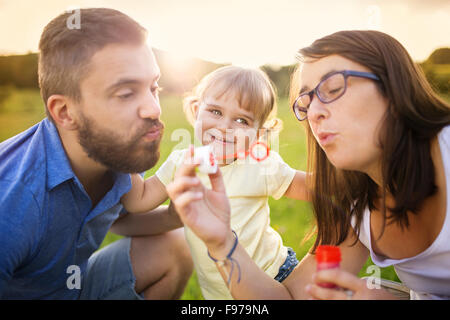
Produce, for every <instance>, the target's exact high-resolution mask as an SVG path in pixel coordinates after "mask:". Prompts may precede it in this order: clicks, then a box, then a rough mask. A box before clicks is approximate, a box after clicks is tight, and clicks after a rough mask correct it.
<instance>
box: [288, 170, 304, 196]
mask: <svg viewBox="0 0 450 320" xmlns="http://www.w3.org/2000/svg"><path fill="white" fill-rule="evenodd" d="M284 196H285V197H288V198H291V199H297V200H303V201H310V198H309V197H308V192H307V188H306V172H304V171H297V172H296V173H295V176H294V179H292V182H291V184H290V186H289V188H288V189H287V190H286V192H285V193H284Z"/></svg>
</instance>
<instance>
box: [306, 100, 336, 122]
mask: <svg viewBox="0 0 450 320" xmlns="http://www.w3.org/2000/svg"><path fill="white" fill-rule="evenodd" d="M314 98H315V99H313V100H312V101H311V103H310V105H309V108H308V113H307V115H308V120H309V121H313V122H318V121H320V120H321V119H325V118H327V117H329V115H330V113H329V110H328V106H329V105H328V104H325V103H323V102H322V101H320V100H319V99H318V98H317V97H314Z"/></svg>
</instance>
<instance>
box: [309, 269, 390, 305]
mask: <svg viewBox="0 0 450 320" xmlns="http://www.w3.org/2000/svg"><path fill="white" fill-rule="evenodd" d="M323 282H329V283H333V284H335V285H337V286H338V287H339V289H336V288H335V289H328V288H323V287H320V286H319V283H323ZM306 291H307V292H308V293H309V294H310V295H311V296H312V298H313V299H320V300H348V299H354V300H391V299H396V297H395V296H394V295H392V294H390V293H389V292H387V291H386V290H384V289H381V288H380V289H369V288H368V286H367V281H366V280H364V279H360V278H358V277H356V276H355V275H353V274H351V273H349V272H346V271H344V270H341V269H338V268H336V269H329V270H322V271H318V272H317V273H315V274H314V275H313V284H312V285H308V286H307V287H306Z"/></svg>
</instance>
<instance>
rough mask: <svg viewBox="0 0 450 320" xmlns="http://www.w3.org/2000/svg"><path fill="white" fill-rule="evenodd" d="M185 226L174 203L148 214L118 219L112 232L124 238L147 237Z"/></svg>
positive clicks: (125, 215) (131, 214)
mask: <svg viewBox="0 0 450 320" xmlns="http://www.w3.org/2000/svg"><path fill="white" fill-rule="evenodd" d="M182 226H183V223H182V222H181V220H180V218H179V217H178V214H177V212H176V211H175V208H174V207H173V206H172V203H171V204H170V205H169V206H160V207H158V208H156V209H154V210H152V211H149V212H146V213H127V214H124V215H123V216H122V217H120V218H118V219H117V220H116V221H115V222H114V223H113V225H112V226H111V229H110V231H111V232H112V233H115V234H119V235H122V236H127V237H131V236H146V235H153V234H160V233H164V232H167V231H170V230H173V229H177V228H180V227H182Z"/></svg>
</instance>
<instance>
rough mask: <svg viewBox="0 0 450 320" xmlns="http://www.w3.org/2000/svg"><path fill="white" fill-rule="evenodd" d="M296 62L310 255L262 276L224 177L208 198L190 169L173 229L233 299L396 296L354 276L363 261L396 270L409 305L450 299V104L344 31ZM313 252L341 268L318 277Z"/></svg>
mask: <svg viewBox="0 0 450 320" xmlns="http://www.w3.org/2000/svg"><path fill="white" fill-rule="evenodd" d="M299 54H300V55H299V56H300V63H299V66H298V68H297V71H296V72H295V73H294V76H293V78H292V88H291V101H293V106H292V108H293V111H294V113H295V116H296V117H297V118H298V120H300V121H301V122H302V123H303V124H304V125H305V128H306V131H307V132H308V172H310V174H309V176H308V182H307V183H308V188H309V190H310V199H311V202H312V204H313V209H314V213H315V215H316V220H317V238H316V242H315V244H314V246H313V248H312V250H311V252H310V253H309V254H307V255H306V256H305V257H304V258H303V260H302V261H301V262H300V263H299V265H298V266H297V267H296V268H295V270H294V271H293V272H292V273H291V274H290V275H289V277H288V278H286V280H285V281H283V282H282V283H277V282H276V281H274V280H273V279H270V277H268V276H266V275H265V274H264V273H263V272H262V271H260V270H259V269H258V268H257V266H256V265H255V264H254V263H253V262H252V261H251V259H250V258H249V257H248V255H247V253H246V252H245V250H244V249H243V248H242V247H241V246H240V245H239V243H238V239H237V238H236V237H235V236H234V235H233V233H232V230H231V229H230V227H229V225H230V224H229V210H228V202H227V198H226V193H225V189H224V187H223V182H222V177H221V175H220V172H218V173H217V174H216V175H211V176H210V178H211V184H212V187H213V189H212V190H207V189H205V188H204V187H203V186H200V187H198V186H195V185H194V184H192V183H191V182H190V180H189V179H188V178H187V176H194V175H195V170H194V169H195V164H192V165H185V166H184V167H182V168H181V169H180V171H179V172H178V173H177V178H176V179H175V181H174V183H173V184H172V185H171V186H169V188H168V192H169V195H170V196H171V198H172V200H173V202H174V204H175V206H176V208H177V211H178V212H179V214H180V217H181V219H182V220H183V222H184V223H185V224H187V225H188V226H189V227H190V228H191V229H192V230H193V231H194V232H195V233H196V234H197V236H198V237H199V238H200V239H202V240H203V241H204V242H205V244H206V246H207V247H208V251H209V253H210V255H212V256H214V257H215V259H217V260H220V261H221V263H220V264H217V266H218V269H219V271H220V272H221V273H222V275H223V276H224V278H225V279H227V274H228V273H230V272H232V271H234V272H233V273H234V274H232V286H231V293H232V295H233V297H234V298H236V299H290V298H298V299H302V298H311V297H313V298H316V299H348V298H354V299H389V298H395V296H393V295H391V294H390V293H389V292H387V291H385V290H383V289H371V288H372V287H371V286H368V285H367V282H366V281H364V280H362V279H359V278H358V277H357V274H358V272H359V271H360V269H361V268H362V267H363V265H364V263H365V262H366V260H367V258H368V255H369V254H370V256H371V258H372V260H373V261H374V263H375V264H377V265H378V266H380V267H386V266H390V265H393V266H394V267H395V270H396V272H397V275H398V277H399V278H400V280H401V281H402V282H403V284H404V285H406V286H407V287H408V288H410V289H411V298H420V299H427V298H431V299H439V298H450V203H449V202H450V201H449V200H448V199H450V126H449V125H450V106H449V104H448V103H446V102H444V101H443V100H442V99H440V98H439V97H438V96H437V95H436V94H435V93H434V92H433V90H432V89H431V87H430V85H429V84H428V83H427V82H426V80H425V78H424V76H423V74H422V72H421V71H420V70H419V69H418V67H416V65H415V64H414V63H413V61H412V59H411V57H410V56H409V54H408V53H407V52H406V50H405V49H404V48H403V46H402V45H401V44H400V43H399V42H398V41H396V40H395V39H393V38H392V37H390V36H388V35H386V34H384V33H381V32H376V31H341V32H337V33H334V34H332V35H329V36H326V37H324V38H322V39H319V40H316V41H315V42H314V43H313V44H312V45H311V46H309V47H307V48H303V49H301V50H300V51H299ZM199 192H200V193H202V197H198V196H197V194H198V193H199ZM211 203H214V205H213V206H212V205H211ZM320 244H332V245H337V246H339V247H340V249H341V254H342V263H341V268H340V269H332V270H324V271H320V272H317V273H316V272H315V270H316V264H315V261H314V253H315V249H316V248H317V246H318V245H320ZM236 266H237V267H236ZM236 270H237V271H238V272H237V271H236ZM321 282H329V283H334V284H336V285H337V286H338V287H339V288H340V289H333V288H324V287H322V286H320V285H319V284H320V283H321Z"/></svg>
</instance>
